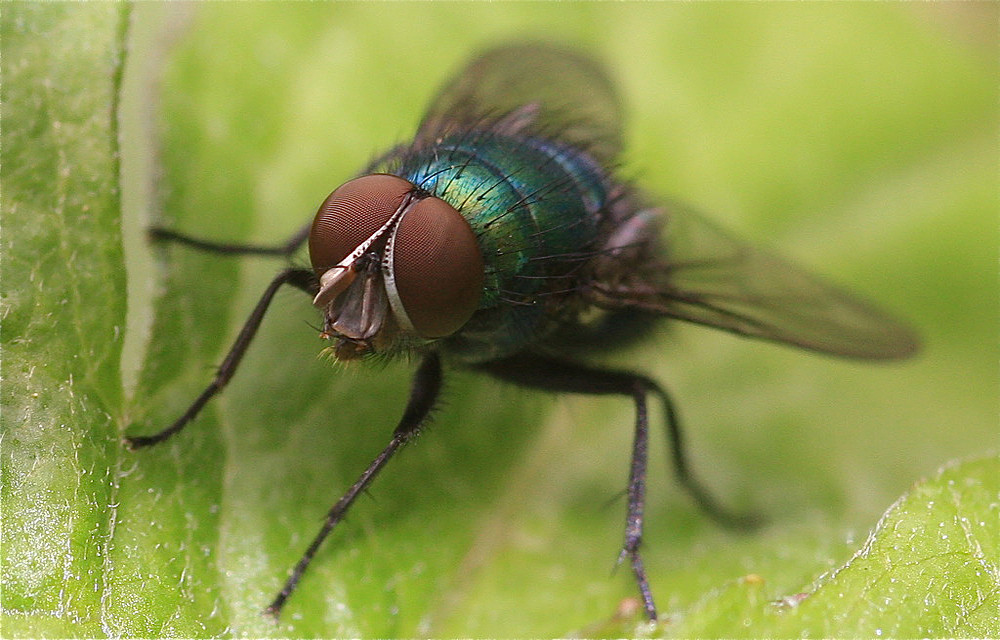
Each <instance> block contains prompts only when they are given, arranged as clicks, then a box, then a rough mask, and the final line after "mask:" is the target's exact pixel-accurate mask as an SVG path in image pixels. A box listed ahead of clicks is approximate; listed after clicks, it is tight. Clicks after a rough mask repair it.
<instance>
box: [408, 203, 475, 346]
mask: <svg viewBox="0 0 1000 640" xmlns="http://www.w3.org/2000/svg"><path fill="white" fill-rule="evenodd" d="M393 245H394V247H393V256H392V276H393V280H394V282H395V288H396V292H397V294H398V300H399V303H400V304H401V305H402V307H403V310H404V311H405V313H406V316H407V317H408V318H409V320H410V323H411V324H412V325H413V328H414V330H415V331H416V332H417V334H418V335H420V336H421V337H424V338H441V337H444V336H448V335H451V334H452V333H455V332H456V331H458V330H459V329H461V328H462V326H463V325H464V324H465V323H466V322H467V321H468V319H469V318H470V317H471V316H472V314H473V313H474V312H475V311H476V309H477V308H479V300H480V298H481V296H482V293H483V278H484V272H483V254H482V252H481V251H480V249H479V243H478V242H477V241H476V234H475V233H474V232H473V231H472V227H470V226H469V223H468V222H467V221H466V219H465V218H464V217H462V214H460V213H459V212H458V211H457V210H455V208H454V207H452V206H451V205H450V204H448V203H447V202H445V201H444V200H441V199H440V198H433V197H431V198H424V199H423V200H420V201H419V202H417V203H415V204H414V205H413V207H412V209H410V210H409V211H407V212H406V214H405V215H404V216H403V219H402V220H400V221H399V226H398V227H397V229H396V234H395V238H394V240H393Z"/></svg>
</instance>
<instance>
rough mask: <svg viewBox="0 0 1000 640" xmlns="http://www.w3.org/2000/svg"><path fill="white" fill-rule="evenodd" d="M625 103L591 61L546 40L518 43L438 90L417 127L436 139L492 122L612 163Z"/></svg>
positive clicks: (489, 54) (424, 139) (479, 60)
mask: <svg viewBox="0 0 1000 640" xmlns="http://www.w3.org/2000/svg"><path fill="white" fill-rule="evenodd" d="M620 123H621V107H620V105H619V103H618V98H617V96H616V93H615V90H614V87H613V85H612V83H611V80H610V79H609V78H608V76H607V75H605V73H604V71H603V70H602V69H601V68H600V67H599V66H598V65H597V64H596V63H595V62H594V61H593V60H591V59H589V58H586V57H584V56H581V55H579V54H577V53H574V52H572V51H569V50H566V49H561V48H559V47H556V46H553V45H547V44H515V45H507V46H502V47H498V48H495V49H490V50H488V51H486V52H485V53H483V54H482V55H480V56H478V57H476V58H474V59H473V60H472V61H471V62H470V63H469V64H468V65H467V66H466V67H465V68H464V69H462V70H461V71H460V72H459V73H458V74H457V75H456V76H455V77H454V78H453V79H452V80H451V82H449V83H448V84H446V85H445V86H444V87H443V88H442V89H441V91H440V92H439V93H438V94H437V96H436V97H435V98H434V100H433V101H432V102H431V105H430V107H429V109H428V111H427V114H426V115H425V116H424V119H423V121H422V122H421V124H420V128H419V131H418V133H417V143H418V144H420V143H433V142H434V141H435V140H437V139H438V138H441V137H443V136H446V135H447V134H449V133H454V132H462V131H468V130H469V129H474V128H481V127H484V126H485V127H489V128H491V129H493V130H497V129H498V128H499V129H503V128H507V129H508V130H511V131H528V132H535V133H539V134H542V135H544V136H546V137H549V138H555V139H558V140H562V141H564V142H567V143H570V144H573V145H574V146H577V147H580V148H583V149H586V150H588V151H589V152H590V153H591V154H593V156H594V157H595V158H597V159H598V160H601V161H610V160H613V159H614V157H615V156H616V155H617V154H618V152H619V150H620V149H621V128H620V127H621V124H620Z"/></svg>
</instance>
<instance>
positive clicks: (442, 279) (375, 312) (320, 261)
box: [309, 174, 484, 360]
mask: <svg viewBox="0 0 1000 640" xmlns="http://www.w3.org/2000/svg"><path fill="white" fill-rule="evenodd" d="M309 258H310V260H311V262H312V267H313V270H314V271H315V272H316V275H317V276H318V277H319V281H320V288H319V293H317V294H316V297H315V298H314V300H313V304H314V305H316V306H317V307H318V308H319V309H320V310H322V312H323V316H324V319H323V331H322V333H321V334H320V336H321V337H323V338H326V339H330V340H333V341H335V345H334V347H333V353H334V354H335V355H336V357H337V358H338V359H341V360H351V359H356V358H360V357H362V356H365V355H369V354H376V353H386V354H392V353H398V352H400V351H404V350H406V349H407V348H412V347H413V346H414V345H420V344H426V343H429V342H432V341H434V340H436V339H439V338H444V337H447V336H449V335H451V334H453V333H455V332H456V331H458V330H459V329H461V328H462V326H463V325H465V323H466V322H467V321H468V320H469V318H470V317H471V316H472V314H473V313H474V312H475V311H476V309H477V308H478V307H479V302H480V299H481V297H482V293H483V279H484V263H483V256H482V252H481V250H480V248H479V243H478V241H477V240H476V235H475V233H474V232H473V230H472V228H471V227H470V226H469V223H468V222H467V221H466V219H465V218H464V217H463V216H462V214H461V213H459V212H458V211H457V210H456V209H455V208H454V207H452V206H451V205H450V204H448V203H447V202H445V201H444V200H441V199H440V198H436V197H434V196H432V195H430V194H428V193H427V192H425V191H422V190H420V189H419V188H418V187H416V186H415V185H414V184H412V183H411V182H409V181H408V180H405V179H403V178H400V177H398V176H394V175H389V174H372V175H367V176H362V177H360V178H356V179H354V180H351V181H350V182H347V183H345V184H343V185H341V186H340V187H338V188H337V189H336V190H335V191H334V192H333V193H331V194H330V195H329V197H327V199H326V200H325V201H324V202H323V204H322V206H320V208H319V211H318V212H317V213H316V218H315V219H314V220H313V225H312V230H311V231H310V233H309Z"/></svg>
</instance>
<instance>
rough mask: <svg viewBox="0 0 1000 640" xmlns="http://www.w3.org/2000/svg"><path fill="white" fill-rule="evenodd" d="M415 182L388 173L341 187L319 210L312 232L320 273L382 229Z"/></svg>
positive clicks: (312, 257)
mask: <svg viewBox="0 0 1000 640" xmlns="http://www.w3.org/2000/svg"><path fill="white" fill-rule="evenodd" d="M411 190H413V185H412V184H410V183H409V182H407V181H406V180H403V179H402V178H399V177H397V176H391V175H386V174H381V173H377V174H372V175H369V176H362V177H360V178H355V179H354V180H351V181H350V182H345V183H344V184H342V185H340V186H339V187H337V189H336V190H334V192H333V193H331V194H330V195H329V196H328V197H327V199H326V200H325V201H324V202H323V205H322V206H321V207H320V208H319V211H317V212H316V218H315V219H314V220H313V224H312V230H311V231H310V232H309V259H310V260H311V261H312V266H313V269H314V270H315V271H316V272H317V273H323V272H324V271H326V270H327V269H329V268H330V267H332V266H334V265H335V264H337V263H338V262H340V261H341V260H343V259H344V258H345V257H347V254H349V253H350V252H351V251H353V250H354V249H355V247H357V246H358V245H359V244H361V243H362V242H364V241H365V240H367V239H368V236H370V235H371V234H373V233H375V232H376V231H378V229H379V227H381V226H382V225H383V224H385V223H386V221H388V220H389V218H390V217H391V216H392V214H393V213H395V212H396V210H397V209H398V208H399V205H400V204H401V203H402V202H403V198H404V197H406V194H407V193H408V192H409V191H411Z"/></svg>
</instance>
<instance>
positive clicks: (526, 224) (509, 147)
mask: <svg viewBox="0 0 1000 640" xmlns="http://www.w3.org/2000/svg"><path fill="white" fill-rule="evenodd" d="M378 169H379V170H380V171H386V172H389V173H392V174H395V175H398V176H403V177H405V178H407V179H408V180H409V181H410V182H412V183H415V184H419V185H420V186H421V187H422V188H424V189H426V190H427V191H428V192H431V193H433V194H434V196H436V197H438V198H440V199H442V200H444V201H446V202H448V203H450V204H451V205H452V206H453V207H454V208H455V209H456V210H458V211H460V212H461V214H462V216H463V217H464V218H465V220H467V221H468V223H469V225H470V226H471V228H472V230H473V232H474V234H475V236H476V238H477V239H478V242H479V247H480V248H481V251H482V256H483V259H484V268H485V278H484V281H483V297H482V301H481V305H480V308H479V310H478V311H476V313H475V314H474V315H473V316H472V317H471V319H470V320H469V322H468V323H467V324H466V325H465V326H464V327H463V328H462V330H461V331H459V332H456V333H455V334H453V335H451V336H449V337H448V338H447V339H446V340H444V341H443V343H442V345H441V347H442V350H443V351H447V352H454V355H457V356H459V357H461V358H462V359H465V360H468V361H482V360H488V359H493V358H497V357H502V356H504V355H508V354H510V353H513V352H516V351H518V350H520V349H522V348H524V347H525V346H527V345H528V344H529V343H532V342H537V341H539V340H543V339H544V336H545V335H546V334H547V332H549V331H550V330H551V329H552V328H553V327H556V326H558V324H559V322H560V321H561V318H562V317H564V316H566V315H567V314H571V313H572V310H571V309H570V307H571V306H572V305H573V302H574V297H575V296H578V286H579V282H580V279H581V277H582V275H583V274H584V273H585V272H586V271H587V263H588V262H589V261H591V260H592V258H593V256H594V253H595V252H596V251H598V250H599V247H600V246H601V233H602V232H601V229H602V228H603V227H604V224H603V223H602V218H603V217H604V216H605V215H606V207H607V203H608V192H609V188H610V181H609V179H608V176H607V174H606V173H605V172H604V170H603V169H602V168H601V167H600V166H599V165H598V164H597V163H596V162H595V161H594V159H593V158H591V157H590V156H589V155H588V154H587V153H586V152H585V151H584V150H581V149H577V148H574V147H571V146H570V145H567V144H564V143H560V142H557V141H555V140H550V139H547V138H544V137H540V136H531V135H516V134H512V133H510V132H509V131H507V130H506V129H504V128H502V127H501V128H487V129H478V128H472V129H469V130H459V131H456V132H453V133H452V134H450V135H447V136H444V137H442V138H439V139H435V140H433V141H424V143H422V144H417V145H414V146H413V147H410V148H406V149H400V150H394V151H393V152H392V153H390V154H388V155H387V156H385V157H384V158H383V159H382V160H381V161H380V163H379V164H378Z"/></svg>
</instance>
